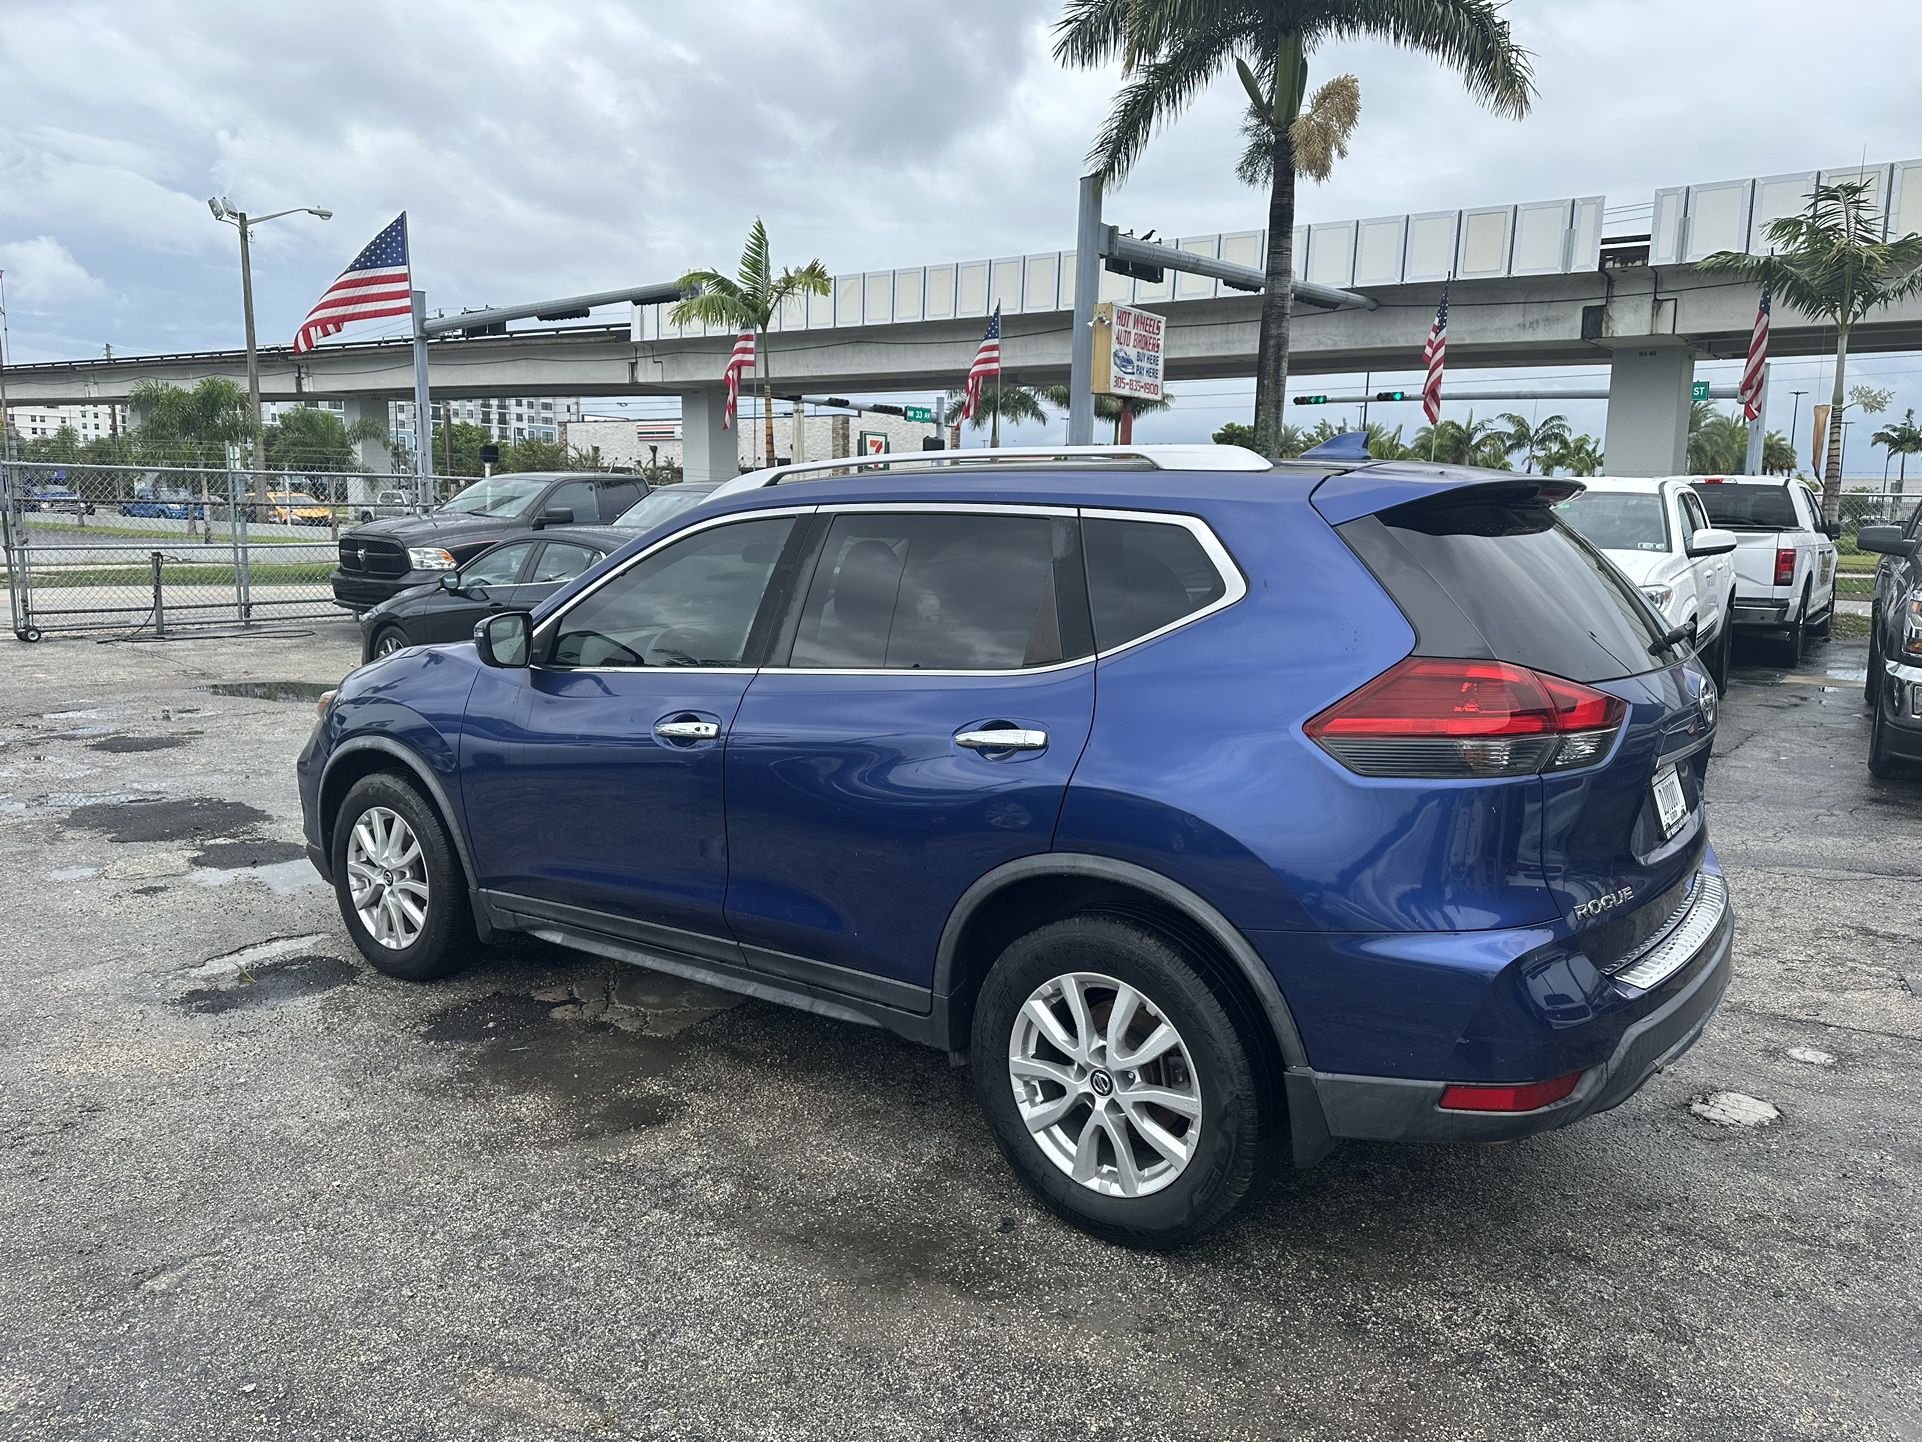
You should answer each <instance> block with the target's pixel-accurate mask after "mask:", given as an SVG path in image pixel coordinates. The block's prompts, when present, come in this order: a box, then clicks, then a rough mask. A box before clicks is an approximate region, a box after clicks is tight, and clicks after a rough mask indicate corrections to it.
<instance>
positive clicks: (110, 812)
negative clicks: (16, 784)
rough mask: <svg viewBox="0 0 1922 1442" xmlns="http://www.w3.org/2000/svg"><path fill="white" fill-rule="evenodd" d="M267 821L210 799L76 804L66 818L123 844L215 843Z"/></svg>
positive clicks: (240, 805)
mask: <svg viewBox="0 0 1922 1442" xmlns="http://www.w3.org/2000/svg"><path fill="white" fill-rule="evenodd" d="M49 799H50V800H51V799H52V798H49ZM56 804H57V803H56ZM268 819H270V818H269V817H268V815H267V813H266V812H264V811H262V810H261V809H260V808H259V807H257V806H249V805H247V804H246V803H245V802H244V801H216V800H214V799H212V798H210V797H205V796H190V797H186V798H184V799H172V800H163V799H161V798H159V797H154V796H127V797H115V798H99V799H95V800H93V801H90V802H89V803H88V804H86V805H75V806H74V807H73V809H72V810H71V811H69V812H68V813H67V821H68V823H69V824H70V825H73V826H77V827H79V828H81V829H82V830H83V831H93V832H98V833H99V834H100V835H102V836H105V837H106V838H107V839H108V840H109V841H115V842H122V843H130V842H145V841H213V840H215V839H217V838H220V837H224V836H231V835H233V834H234V833H235V832H236V831H244V830H246V829H247V828H249V827H252V826H257V825H259V824H260V823H261V822H263V821H266V820H268Z"/></svg>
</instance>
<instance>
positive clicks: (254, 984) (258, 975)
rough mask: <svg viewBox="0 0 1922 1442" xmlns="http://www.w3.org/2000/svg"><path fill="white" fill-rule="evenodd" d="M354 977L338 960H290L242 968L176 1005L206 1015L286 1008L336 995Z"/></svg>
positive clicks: (188, 994) (316, 957) (187, 994)
mask: <svg viewBox="0 0 1922 1442" xmlns="http://www.w3.org/2000/svg"><path fill="white" fill-rule="evenodd" d="M355 975H356V973H355V971H354V969H353V967H351V966H349V965H348V964H347V963H346V962H344V961H342V960H341V959H340V958H339V957H337V956H323V955H320V954H319V953H315V954H314V955H311V956H290V957H287V958H286V959H285V960H283V961H273V962H268V963H266V964H265V965H261V966H255V967H242V968H241V969H239V970H237V971H235V972H233V973H232V974H231V976H230V977H229V978H228V979H227V980H226V981H224V982H223V983H222V984H221V985H219V986H204V987H196V988H195V989H194V990H192V991H189V992H185V993H183V994H182V995H181V997H180V999H179V1001H178V1003H177V1005H179V1006H183V1007H185V1008H186V1009H187V1010H188V1011H196V1012H200V1013H203V1014H212V1013H218V1012H224V1011H252V1010H255V1009H257V1008H260V1007H275V1006H284V1005H285V1004H286V1003H288V1002H290V1001H300V1000H303V999H304V998H306V997H310V996H320V995H322V994H323V993H326V992H330V991H336V990H338V989H339V988H341V987H343V986H346V985H348V984H349V983H351V982H352V981H353V980H354V977H355Z"/></svg>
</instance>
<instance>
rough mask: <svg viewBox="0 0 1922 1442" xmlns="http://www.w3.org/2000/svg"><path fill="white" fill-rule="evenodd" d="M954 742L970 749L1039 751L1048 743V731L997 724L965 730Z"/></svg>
mask: <svg viewBox="0 0 1922 1442" xmlns="http://www.w3.org/2000/svg"><path fill="white" fill-rule="evenodd" d="M954 744H955V745H957V746H965V747H967V748H968V750H970V751H1039V750H1041V749H1042V748H1043V747H1045V746H1046V745H1047V744H1048V733H1047V732H1046V731H1029V730H1026V729H1024V728H1022V727H1018V726H996V727H988V728H986V729H984V730H980V731H963V732H961V733H960V734H959V735H957V736H956V737H955V738H954Z"/></svg>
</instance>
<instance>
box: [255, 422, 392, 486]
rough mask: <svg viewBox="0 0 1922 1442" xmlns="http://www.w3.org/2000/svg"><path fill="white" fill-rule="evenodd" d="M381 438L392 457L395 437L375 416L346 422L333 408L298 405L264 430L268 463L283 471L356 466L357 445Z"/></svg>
mask: <svg viewBox="0 0 1922 1442" xmlns="http://www.w3.org/2000/svg"><path fill="white" fill-rule="evenodd" d="M361 441H379V442H381V443H382V444H383V445H385V446H387V447H388V459H389V461H390V463H391V461H392V459H393V449H392V446H393V437H392V436H390V435H389V434H388V433H387V427H385V426H383V425H382V424H381V423H380V422H379V421H377V420H375V419H374V418H373V417H372V416H362V417H361V418H360V419H359V420H357V421H355V422H354V423H353V424H352V425H348V424H346V423H345V422H344V421H342V419H341V418H340V417H339V416H337V415H335V414H334V413H333V412H332V411H323V410H318V409H316V408H314V407H313V406H295V407H293V408H292V409H291V410H286V411H283V412H281V414H280V415H279V416H278V417H276V418H275V420H274V421H273V423H272V424H271V425H269V426H268V427H267V428H266V430H264V431H263V432H262V433H261V454H262V455H263V456H264V457H265V459H266V464H267V465H268V466H269V467H270V468H272V469H274V470H280V471H293V470H299V471H347V470H352V469H354V460H355V456H354V447H355V446H356V445H357V444H359V443H360V442H361Z"/></svg>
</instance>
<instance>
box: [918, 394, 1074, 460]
mask: <svg viewBox="0 0 1922 1442" xmlns="http://www.w3.org/2000/svg"><path fill="white" fill-rule="evenodd" d="M1056 389H1058V390H1060V391H1062V393H1063V394H1064V395H1065V394H1066V391H1067V387H1065V386H1060V387H1039V388H1037V387H1035V386H1003V385H993V386H983V387H982V388H981V404H979V405H978V406H976V407H975V408H974V415H973V416H972V417H971V418H970V419H969V421H968V425H969V427H970V428H971V429H973V430H977V431H978V430H980V429H981V427H983V426H990V427H992V430H991V431H990V432H989V441H988V443H989V444H990V445H995V446H998V445H1000V444H1001V422H1002V420H1003V418H1005V419H1006V420H1007V421H1008V423H1009V424H1010V425H1017V424H1019V423H1020V422H1022V421H1041V422H1046V420H1047V419H1048V410H1047V407H1048V404H1049V403H1050V401H1051V400H1052V397H1051V396H1049V394H1048V391H1050V390H1056ZM1054 403H1055V404H1057V405H1065V404H1067V402H1066V401H1057V402H1054ZM966 404H967V398H966V397H965V396H956V397H955V398H954V399H953V400H951V401H949V402H948V424H949V425H951V426H958V425H960V424H961V411H962V408H963V407H964V406H965V405H966Z"/></svg>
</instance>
